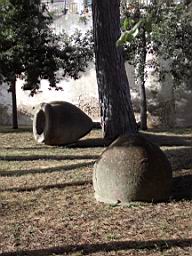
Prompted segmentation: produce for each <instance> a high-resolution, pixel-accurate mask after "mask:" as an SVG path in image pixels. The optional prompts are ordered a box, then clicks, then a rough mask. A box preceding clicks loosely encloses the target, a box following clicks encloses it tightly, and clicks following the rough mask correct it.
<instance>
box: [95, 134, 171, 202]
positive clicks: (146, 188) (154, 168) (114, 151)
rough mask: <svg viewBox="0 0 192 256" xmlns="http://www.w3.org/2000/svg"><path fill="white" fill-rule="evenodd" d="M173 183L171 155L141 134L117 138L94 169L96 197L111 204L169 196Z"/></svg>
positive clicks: (149, 200)
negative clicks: (169, 158)
mask: <svg viewBox="0 0 192 256" xmlns="http://www.w3.org/2000/svg"><path fill="white" fill-rule="evenodd" d="M171 183H172V169H171V166H170V163H169V161H168V159H167V157H166V156H165V154H164V153H163V152H162V151H161V149H160V148H159V147H158V146H157V145H155V144H153V143H151V142H150V141H148V140H147V139H145V138H144V137H142V136H141V135H139V134H138V135H133V136H128V135H125V136H121V137H119V138H118V139H117V140H116V141H114V142H113V143H112V144H111V145H110V146H109V147H108V148H107V149H106V150H105V151H104V152H103V154H102V155H101V157H100V159H99V160H98V161H97V163H96V164H95V169H94V173H93V185H94V190H95V197H96V200H97V201H100V202H105V203H109V204H116V203H121V204H127V203H129V202H131V201H145V202H158V201H164V200H168V199H169V197H170V191H171Z"/></svg>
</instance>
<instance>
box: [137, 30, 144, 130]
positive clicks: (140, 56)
mask: <svg viewBox="0 0 192 256" xmlns="http://www.w3.org/2000/svg"><path fill="white" fill-rule="evenodd" d="M138 40H139V44H138V47H137V52H136V60H135V62H136V67H135V78H136V85H137V88H139V92H140V128H141V129H142V130H147V98H146V90H145V63H146V35H145V29H144V28H143V27H141V28H140V36H139V39H138Z"/></svg>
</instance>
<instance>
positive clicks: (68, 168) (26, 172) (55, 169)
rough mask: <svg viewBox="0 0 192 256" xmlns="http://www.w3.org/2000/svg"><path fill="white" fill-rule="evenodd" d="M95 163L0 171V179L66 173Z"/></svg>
mask: <svg viewBox="0 0 192 256" xmlns="http://www.w3.org/2000/svg"><path fill="white" fill-rule="evenodd" d="M94 163H95V161H91V162H88V163H78V164H71V165H61V166H57V167H48V168H44V169H39V168H38V169H31V170H17V171H0V176H1V177H4V176H6V177H14V176H15V177H18V176H23V175H29V174H37V173H39V174H42V173H53V172H66V171H72V170H75V169H79V168H84V167H91V166H92V165H93V164H94Z"/></svg>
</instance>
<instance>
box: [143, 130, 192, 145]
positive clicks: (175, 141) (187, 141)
mask: <svg viewBox="0 0 192 256" xmlns="http://www.w3.org/2000/svg"><path fill="white" fill-rule="evenodd" d="M141 134H142V135H143V136H144V137H145V138H146V139H148V140H149V141H151V142H153V143H155V144H157V145H159V146H170V147H171V146H192V137H191V136H182V137H181V136H177V135H161V134H150V133H141Z"/></svg>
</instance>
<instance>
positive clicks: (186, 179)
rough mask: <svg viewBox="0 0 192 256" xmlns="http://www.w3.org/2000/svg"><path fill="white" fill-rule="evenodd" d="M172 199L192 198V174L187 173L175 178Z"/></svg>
mask: <svg viewBox="0 0 192 256" xmlns="http://www.w3.org/2000/svg"><path fill="white" fill-rule="evenodd" d="M172 199H173V200H176V201H179V200H182V199H184V200H192V175H185V176H179V177H174V178H173V189H172Z"/></svg>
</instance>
